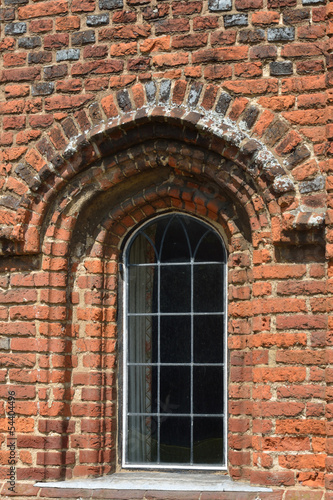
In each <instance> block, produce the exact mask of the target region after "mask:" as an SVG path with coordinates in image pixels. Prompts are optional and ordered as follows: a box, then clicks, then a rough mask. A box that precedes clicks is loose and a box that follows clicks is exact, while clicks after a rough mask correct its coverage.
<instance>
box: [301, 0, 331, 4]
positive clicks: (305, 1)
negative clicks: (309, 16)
mask: <svg viewBox="0 0 333 500" xmlns="http://www.w3.org/2000/svg"><path fill="white" fill-rule="evenodd" d="M302 3H303V5H311V4H315V3H322V4H325V3H326V1H325V0H303V2H302Z"/></svg>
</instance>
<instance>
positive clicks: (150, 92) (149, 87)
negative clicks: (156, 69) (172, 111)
mask: <svg viewBox="0 0 333 500" xmlns="http://www.w3.org/2000/svg"><path fill="white" fill-rule="evenodd" d="M146 95H147V101H148V102H153V101H154V100H155V96H156V85H155V83H154V82H148V83H146Z"/></svg>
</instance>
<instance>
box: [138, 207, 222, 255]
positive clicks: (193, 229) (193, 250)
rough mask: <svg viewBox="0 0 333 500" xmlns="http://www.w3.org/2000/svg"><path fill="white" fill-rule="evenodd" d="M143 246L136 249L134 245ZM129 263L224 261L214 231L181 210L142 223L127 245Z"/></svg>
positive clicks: (220, 246) (220, 245) (220, 243)
mask: <svg viewBox="0 0 333 500" xmlns="http://www.w3.org/2000/svg"><path fill="white" fill-rule="evenodd" d="M139 247H140V248H141V249H142V248H143V247H144V248H145V249H146V252H142V251H141V252H139V254H140V255H138V252H137V251H136V250H135V249H136V248H139ZM128 255H129V258H128V264H129V265H136V264H148V263H151V264H153V263H158V262H159V263H168V262H170V263H172V262H176V261H177V262H190V261H196V262H220V263H225V262H226V251H225V248H224V245H223V243H222V240H221V238H220V237H219V236H218V234H217V233H216V231H215V230H214V229H213V228H212V227H210V226H209V225H208V224H206V223H204V222H202V221H201V220H198V219H195V218H194V217H190V216H187V215H182V214H172V215H164V216H162V217H158V218H157V219H154V220H153V221H151V222H148V223H147V224H145V225H144V226H143V227H142V228H141V229H140V230H139V231H138V232H137V233H136V234H135V235H134V238H133V240H132V241H131V243H130V245H129V248H128Z"/></svg>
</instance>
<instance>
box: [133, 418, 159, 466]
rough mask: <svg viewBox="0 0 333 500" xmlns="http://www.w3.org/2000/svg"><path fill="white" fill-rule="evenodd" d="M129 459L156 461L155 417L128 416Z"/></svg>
mask: <svg viewBox="0 0 333 500" xmlns="http://www.w3.org/2000/svg"><path fill="white" fill-rule="evenodd" d="M126 452H127V461H128V462H135V463H138V464H143V463H151V462H156V457H157V422H156V418H155V417H150V416H146V417H143V416H142V417H139V416H133V417H128V441H127V450H126Z"/></svg>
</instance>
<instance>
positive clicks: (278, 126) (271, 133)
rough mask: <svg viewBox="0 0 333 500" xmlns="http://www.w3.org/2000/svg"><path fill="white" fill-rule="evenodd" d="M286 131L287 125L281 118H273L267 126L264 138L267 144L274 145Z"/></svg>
mask: <svg viewBox="0 0 333 500" xmlns="http://www.w3.org/2000/svg"><path fill="white" fill-rule="evenodd" d="M287 131H288V126H287V125H286V124H285V123H283V122H282V121H281V120H275V122H273V123H272V125H270V126H269V128H268V130H267V132H266V134H265V140H266V144H267V145H268V146H274V144H276V142H277V141H278V140H279V139H281V138H282V137H283V136H284V135H285V134H286V133H287Z"/></svg>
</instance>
